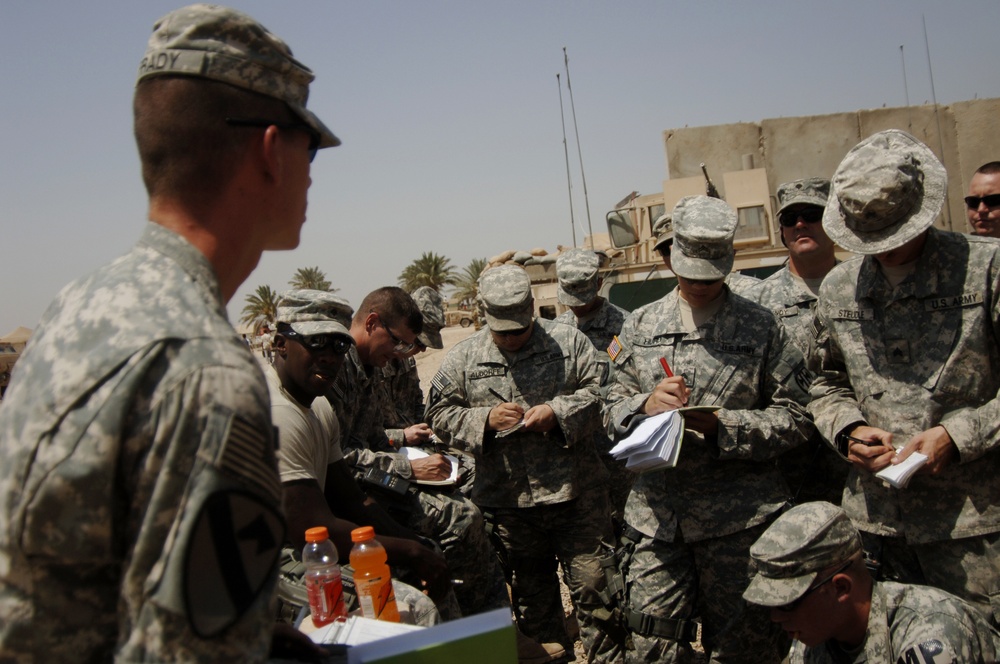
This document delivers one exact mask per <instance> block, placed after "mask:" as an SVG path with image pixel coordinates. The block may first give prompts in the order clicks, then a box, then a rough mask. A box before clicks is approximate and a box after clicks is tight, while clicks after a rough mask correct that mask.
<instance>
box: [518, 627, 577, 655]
mask: <svg viewBox="0 0 1000 664" xmlns="http://www.w3.org/2000/svg"><path fill="white" fill-rule="evenodd" d="M514 629H515V631H516V632H517V661H518V664H545V663H546V662H555V661H557V660H560V659H562V658H563V657H565V656H566V649H565V648H563V647H562V645H561V644H558V643H539V642H538V641H535V640H534V639H533V638H531V637H530V636H526V635H525V634H523V633H521V630H519V629H517V627H516V626H515V628H514Z"/></svg>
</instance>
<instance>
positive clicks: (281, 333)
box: [264, 290, 461, 626]
mask: <svg viewBox="0 0 1000 664" xmlns="http://www.w3.org/2000/svg"><path fill="white" fill-rule="evenodd" d="M353 313H354V312H353V311H352V310H351V307H350V305H349V304H348V303H347V301H346V300H344V299H342V298H340V297H337V296H336V295H333V294H331V293H328V292H326V291H317V290H293V291H288V292H286V293H283V294H282V296H281V299H280V300H279V301H278V315H277V320H276V322H277V330H276V332H275V335H274V363H273V366H271V367H267V368H265V370H264V375H265V377H266V378H267V384H268V389H269V391H270V393H271V414H272V418H273V420H274V425H275V427H277V429H278V435H279V438H280V442H281V444H280V445H279V447H278V469H279V471H280V474H281V482H282V486H283V488H284V493H285V508H286V512H287V514H288V529H289V532H288V536H287V540H288V541H289V542H290V543H291V546H290V547H286V549H285V551H284V552H283V560H285V561H288V562H291V561H293V560H294V561H297V560H299V559H300V556H299V552H300V551H302V547H303V546H304V545H305V531H306V530H307V529H308V528H313V527H315V526H326V528H327V530H328V531H329V532H330V539H331V540H332V541H333V543H334V544H335V545H336V547H337V552H338V553H339V554H340V562H341V564H344V565H345V567H344V574H345V578H350V577H351V569H350V568H349V567H346V564H347V562H348V555H349V554H350V551H351V547H352V546H353V543H352V541H351V531H352V530H354V529H355V528H357V527H359V526H373V527H374V528H375V532H376V533H378V540H379V542H381V543H382V545H383V546H384V547H385V550H386V553H387V554H388V556H389V564H390V565H391V566H392V569H393V575H394V576H395V577H397V578H394V579H393V587H394V589H395V592H396V602H397V603H398V604H399V608H400V611H401V614H402V616H403V618H404V620H408V621H410V622H413V623H415V624H418V625H425V626H429V625H433V624H435V623H437V622H439V621H440V616H439V615H438V610H437V609H436V608H435V606H434V602H432V601H431V599H430V598H428V597H427V596H426V595H424V594H422V593H421V592H420V591H418V590H417V589H416V588H413V587H411V586H409V585H406V584H404V583H402V582H400V581H399V580H398V577H399V576H400V575H401V574H404V573H406V572H407V571H412V572H414V573H415V574H416V575H417V577H418V578H419V579H420V580H421V581H423V582H424V583H423V585H424V586H425V587H426V588H427V589H428V590H429V591H430V592H432V593H433V594H434V596H435V598H436V599H437V600H438V601H439V602H443V605H442V608H443V609H445V613H446V615H450V616H452V617H458V616H459V615H461V613H460V611H459V610H458V605H457V600H455V597H454V593H452V592H451V575H450V574H449V572H448V564H447V563H446V562H445V560H444V557H443V556H442V555H441V554H439V553H437V552H436V551H435V550H434V549H432V548H430V547H427V546H424V545H422V544H421V542H420V541H419V540H418V539H417V538H416V536H414V535H413V533H411V532H409V531H407V530H406V529H404V528H402V527H401V526H399V524H397V523H396V522H395V521H393V519H392V518H391V517H390V516H389V515H388V514H386V513H385V512H384V511H383V510H381V509H380V508H379V507H378V505H377V504H376V505H366V504H365V496H364V494H363V493H362V491H361V489H360V488H359V487H358V485H357V483H356V482H355V480H354V476H353V475H352V474H351V471H350V469H349V468H348V467H347V463H346V462H345V461H344V455H343V452H342V451H341V448H340V428H339V426H338V424H337V417H336V415H334V413H333V409H332V408H331V407H330V403H329V402H328V401H327V400H326V399H323V398H317V397H321V396H322V395H323V394H324V393H325V392H326V391H327V390H328V389H329V387H330V385H331V384H332V383H333V380H334V379H335V378H336V376H337V374H338V373H339V372H340V369H341V367H342V366H343V363H344V356H345V355H346V354H347V351H348V349H349V348H350V347H351V344H353V343H354V340H353V338H352V337H351V335H350V333H349V332H348V331H347V326H349V325H350V324H351V316H352V314H353ZM294 572H297V573H294ZM302 572H304V568H303V567H302V566H301V564H295V563H294V562H293V563H292V565H291V567H289V565H288V564H283V565H282V578H281V579H279V582H278V583H279V592H278V595H279V597H280V598H281V599H282V600H288V599H291V598H298V599H301V598H303V597H304V596H305V587H304V583H303V576H302ZM352 587H353V586H352ZM345 594H346V595H347V598H348V600H349V602H348V610H353V609H356V608H358V602H357V595H356V594H354V593H345ZM291 603H292V604H293V605H296V606H294V609H295V610H294V611H293V612H292V613H293V614H294V613H297V610H298V609H300V608H301V607H302V606H305V604H304V603H303V604H297V603H296V602H294V601H293V602H291ZM452 603H454V605H453V606H452Z"/></svg>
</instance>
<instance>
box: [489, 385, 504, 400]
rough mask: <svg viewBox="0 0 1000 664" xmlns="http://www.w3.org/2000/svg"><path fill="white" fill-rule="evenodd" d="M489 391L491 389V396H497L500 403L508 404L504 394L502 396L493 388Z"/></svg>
mask: <svg viewBox="0 0 1000 664" xmlns="http://www.w3.org/2000/svg"><path fill="white" fill-rule="evenodd" d="M489 389H490V394H492V395H493V396H495V397H496V398H497V399H500V403H507V400H506V399H504V398H503V395H502V394H500V393H499V392H497V391H496V390H494V389H493V388H492V387H491V388H489Z"/></svg>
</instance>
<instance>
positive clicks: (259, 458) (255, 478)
mask: <svg viewBox="0 0 1000 664" xmlns="http://www.w3.org/2000/svg"><path fill="white" fill-rule="evenodd" d="M272 433H273V428H272V429H271V431H267V432H265V431H261V430H260V429H258V428H256V427H254V426H252V425H251V424H249V423H248V422H246V421H244V420H243V419H241V418H239V417H235V416H234V417H232V419H230V421H229V431H228V432H227V434H226V439H225V442H224V443H223V444H222V451H221V453H220V455H219V460H218V462H217V464H216V465H217V466H218V468H219V469H220V470H223V471H224V472H226V473H227V474H229V475H232V476H235V477H236V478H238V479H240V480H242V481H243V482H248V483H250V484H252V485H253V486H254V487H256V488H257V489H258V490H260V491H262V492H263V493H264V494H265V495H266V496H268V497H269V498H271V499H272V500H274V502H275V504H279V503H280V502H281V479H280V477H279V475H278V460H277V457H276V455H275V449H274V443H273V440H275V439H274V438H272V436H271V435H268V434H272Z"/></svg>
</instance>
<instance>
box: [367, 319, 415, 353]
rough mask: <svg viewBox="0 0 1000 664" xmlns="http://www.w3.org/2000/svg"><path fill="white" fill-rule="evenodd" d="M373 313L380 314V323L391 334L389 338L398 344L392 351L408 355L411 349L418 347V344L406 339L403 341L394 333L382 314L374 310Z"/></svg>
mask: <svg viewBox="0 0 1000 664" xmlns="http://www.w3.org/2000/svg"><path fill="white" fill-rule="evenodd" d="M372 313H374V314H375V315H376V316H378V323H379V325H381V326H382V329H383V330H385V331H386V332H387V333H388V334H389V338H390V339H392V342H393V343H394V344H396V345H395V346H393V347H392V352H393V353H399V354H400V355H406V354H407V353H409V352H410V351H411V350H413V349H414V348H416V344H408V343H406V342H405V341H403V340H402V339H400V338H399V337H397V336H396V335H395V334H393V333H392V330H390V329H389V326H388V325H386V324H385V323H384V322H383V321H382V316H379V313H378V312H377V311H373V312H372Z"/></svg>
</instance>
